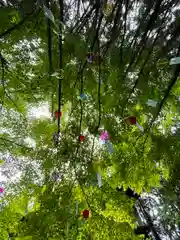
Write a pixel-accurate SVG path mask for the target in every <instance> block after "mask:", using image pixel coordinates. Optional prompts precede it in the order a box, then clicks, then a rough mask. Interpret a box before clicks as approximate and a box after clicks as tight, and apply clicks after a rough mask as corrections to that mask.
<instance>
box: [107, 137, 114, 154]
mask: <svg viewBox="0 0 180 240" xmlns="http://www.w3.org/2000/svg"><path fill="white" fill-rule="evenodd" d="M105 146H106V148H107V151H108V152H109V153H110V154H112V153H113V152H114V147H113V144H112V142H111V141H109V140H106V142H105Z"/></svg>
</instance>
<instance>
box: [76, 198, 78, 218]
mask: <svg viewBox="0 0 180 240" xmlns="http://www.w3.org/2000/svg"><path fill="white" fill-rule="evenodd" d="M76 215H78V201H76Z"/></svg>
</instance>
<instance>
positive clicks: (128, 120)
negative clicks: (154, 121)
mask: <svg viewBox="0 0 180 240" xmlns="http://www.w3.org/2000/svg"><path fill="white" fill-rule="evenodd" d="M125 121H126V123H127V124H129V125H136V126H137V127H138V128H139V130H140V131H142V132H143V131H144V128H143V127H142V126H141V125H140V124H139V123H138V122H137V120H136V117H133V116H130V117H127V118H126V119H125Z"/></svg>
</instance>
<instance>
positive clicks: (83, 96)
mask: <svg viewBox="0 0 180 240" xmlns="http://www.w3.org/2000/svg"><path fill="white" fill-rule="evenodd" d="M80 99H81V100H83V101H86V100H88V96H87V95H86V94H85V93H81V94H80Z"/></svg>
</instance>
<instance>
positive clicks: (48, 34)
mask: <svg viewBox="0 0 180 240" xmlns="http://www.w3.org/2000/svg"><path fill="white" fill-rule="evenodd" d="M46 6H47V8H48V9H50V5H49V0H46ZM47 41H48V60H49V82H51V74H52V72H53V66H52V29H51V20H50V19H49V18H47ZM52 86H53V81H52ZM51 104H52V105H51V116H52V117H53V116H54V93H53V92H52V95H51Z"/></svg>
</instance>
